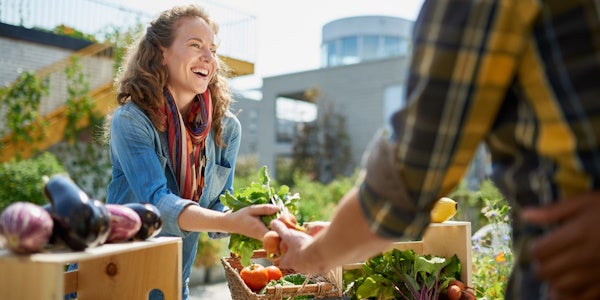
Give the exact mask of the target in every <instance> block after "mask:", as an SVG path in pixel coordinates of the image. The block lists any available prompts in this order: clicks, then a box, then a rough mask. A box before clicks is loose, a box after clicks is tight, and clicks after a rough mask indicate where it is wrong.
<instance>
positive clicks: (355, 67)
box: [245, 16, 412, 173]
mask: <svg viewBox="0 0 600 300" xmlns="http://www.w3.org/2000/svg"><path fill="white" fill-rule="evenodd" d="M411 31H412V22H411V21H408V20H404V19H401V18H396V17H386V16H361V17H351V18H345V19H339V20H335V21H332V22H330V23H328V24H326V25H325V26H324V27H323V33H322V46H321V49H322V50H321V53H322V67H321V68H320V69H316V70H310V71H304V72H299V73H293V74H284V75H279V76H273V77H268V78H264V79H263V86H262V94H263V98H262V101H260V104H259V105H260V107H259V115H260V118H259V119H258V131H259V132H260V135H258V143H257V144H258V148H257V149H258V154H259V164H260V165H267V166H268V168H269V169H270V170H272V171H271V172H272V173H275V170H276V168H275V166H276V161H277V159H278V158H280V157H287V156H289V155H290V154H291V152H292V149H291V147H292V145H293V143H292V142H291V141H290V139H289V138H286V137H288V136H289V132H290V126H293V124H292V125H290V124H289V122H283V121H281V120H278V119H277V118H274V117H272V116H277V115H278V111H277V107H278V103H279V102H281V101H290V100H292V101H299V102H303V103H313V104H314V106H315V108H316V110H317V116H318V115H319V111H323V110H324V108H325V106H331V107H332V108H333V110H335V111H336V112H337V113H339V114H341V115H343V116H344V117H345V118H346V120H347V128H346V130H347V132H348V133H349V135H350V139H351V141H350V143H351V146H350V148H351V164H352V167H358V166H359V163H360V160H361V156H362V154H363V152H364V151H365V149H366V148H367V145H368V143H369V141H370V140H371V138H372V137H373V136H374V135H375V134H376V132H377V131H378V130H379V129H380V128H382V127H384V126H385V122H384V120H385V119H387V118H389V115H390V114H391V112H393V111H394V110H395V109H397V108H399V107H401V106H402V105H403V102H404V99H403V97H404V96H403V91H404V88H405V81H406V78H405V75H404V73H405V72H404V71H405V70H406V68H407V62H408V57H409V53H410V34H411ZM282 124H283V125H285V126H282ZM245 126H246V125H245ZM291 128H292V131H293V128H294V127H291Z"/></svg>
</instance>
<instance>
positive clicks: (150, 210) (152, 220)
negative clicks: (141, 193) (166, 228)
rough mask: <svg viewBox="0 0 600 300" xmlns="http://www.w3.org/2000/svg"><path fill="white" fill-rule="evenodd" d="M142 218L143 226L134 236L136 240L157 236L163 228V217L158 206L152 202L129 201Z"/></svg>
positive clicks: (128, 205) (129, 205) (130, 205)
mask: <svg viewBox="0 0 600 300" xmlns="http://www.w3.org/2000/svg"><path fill="white" fill-rule="evenodd" d="M124 205H125V206H127V207H129V208H131V209H133V210H134V211H135V212H136V213H137V214H138V216H140V219H141V220H142V227H141V228H140V230H139V231H138V233H137V234H136V235H135V236H134V238H135V239H136V240H142V241H143V240H146V239H149V238H153V237H155V236H157V235H158V234H159V233H160V231H161V229H162V223H163V221H162V217H161V216H160V211H159V210H158V208H157V207H156V206H154V205H152V204H150V203H127V204H124Z"/></svg>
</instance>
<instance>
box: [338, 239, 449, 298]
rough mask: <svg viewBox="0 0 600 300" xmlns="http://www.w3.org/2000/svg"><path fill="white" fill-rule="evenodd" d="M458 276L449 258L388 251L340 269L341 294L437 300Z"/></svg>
mask: <svg viewBox="0 0 600 300" xmlns="http://www.w3.org/2000/svg"><path fill="white" fill-rule="evenodd" d="M459 277H460V262H459V260H458V257H456V255H454V256H452V257H450V258H444V257H438V256H431V255H417V254H416V253H415V252H414V251H412V250H405V251H400V250H398V249H393V250H391V251H388V252H385V253H382V254H380V255H377V256H375V257H373V258H371V259H369V260H367V261H366V262H365V263H363V264H362V268H361V269H355V270H347V271H345V272H344V278H343V280H344V286H345V294H346V295H348V296H349V297H351V298H352V299H371V297H372V298H376V299H418V300H428V299H432V300H433V299H438V297H440V295H442V294H443V295H446V293H447V292H448V290H447V289H448V286H449V284H450V282H452V281H455V280H456V279H458V278H459ZM453 289H454V288H453Z"/></svg>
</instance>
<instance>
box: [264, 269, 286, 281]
mask: <svg viewBox="0 0 600 300" xmlns="http://www.w3.org/2000/svg"><path fill="white" fill-rule="evenodd" d="M265 269H267V274H269V281H271V280H279V278H281V277H282V276H283V273H281V270H280V269H279V268H278V267H277V266H268V267H265Z"/></svg>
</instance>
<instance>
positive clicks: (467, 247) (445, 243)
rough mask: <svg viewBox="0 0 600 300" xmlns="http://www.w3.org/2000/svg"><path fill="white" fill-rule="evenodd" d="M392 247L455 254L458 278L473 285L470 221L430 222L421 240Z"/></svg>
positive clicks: (349, 267) (353, 265)
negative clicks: (459, 265)
mask: <svg viewBox="0 0 600 300" xmlns="http://www.w3.org/2000/svg"><path fill="white" fill-rule="evenodd" d="M393 248H396V249H399V250H408V249H412V250H413V251H415V253H417V254H419V255H424V254H431V255H435V256H442V257H451V256H453V255H454V254H456V256H457V257H458V259H459V260H460V264H461V274H460V277H461V278H460V279H461V280H462V281H463V282H464V283H466V284H467V285H468V286H472V285H473V282H472V265H473V261H472V258H471V251H472V246H471V223H470V222H462V221H446V222H444V223H432V224H430V225H429V227H428V228H427V230H426V231H425V234H424V235H423V240H421V241H412V242H397V243H394V244H393V245H392V246H391V247H390V250H391V249H393ZM360 265H361V264H360V263H357V264H347V265H344V266H343V270H348V269H355V268H358V267H360Z"/></svg>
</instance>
